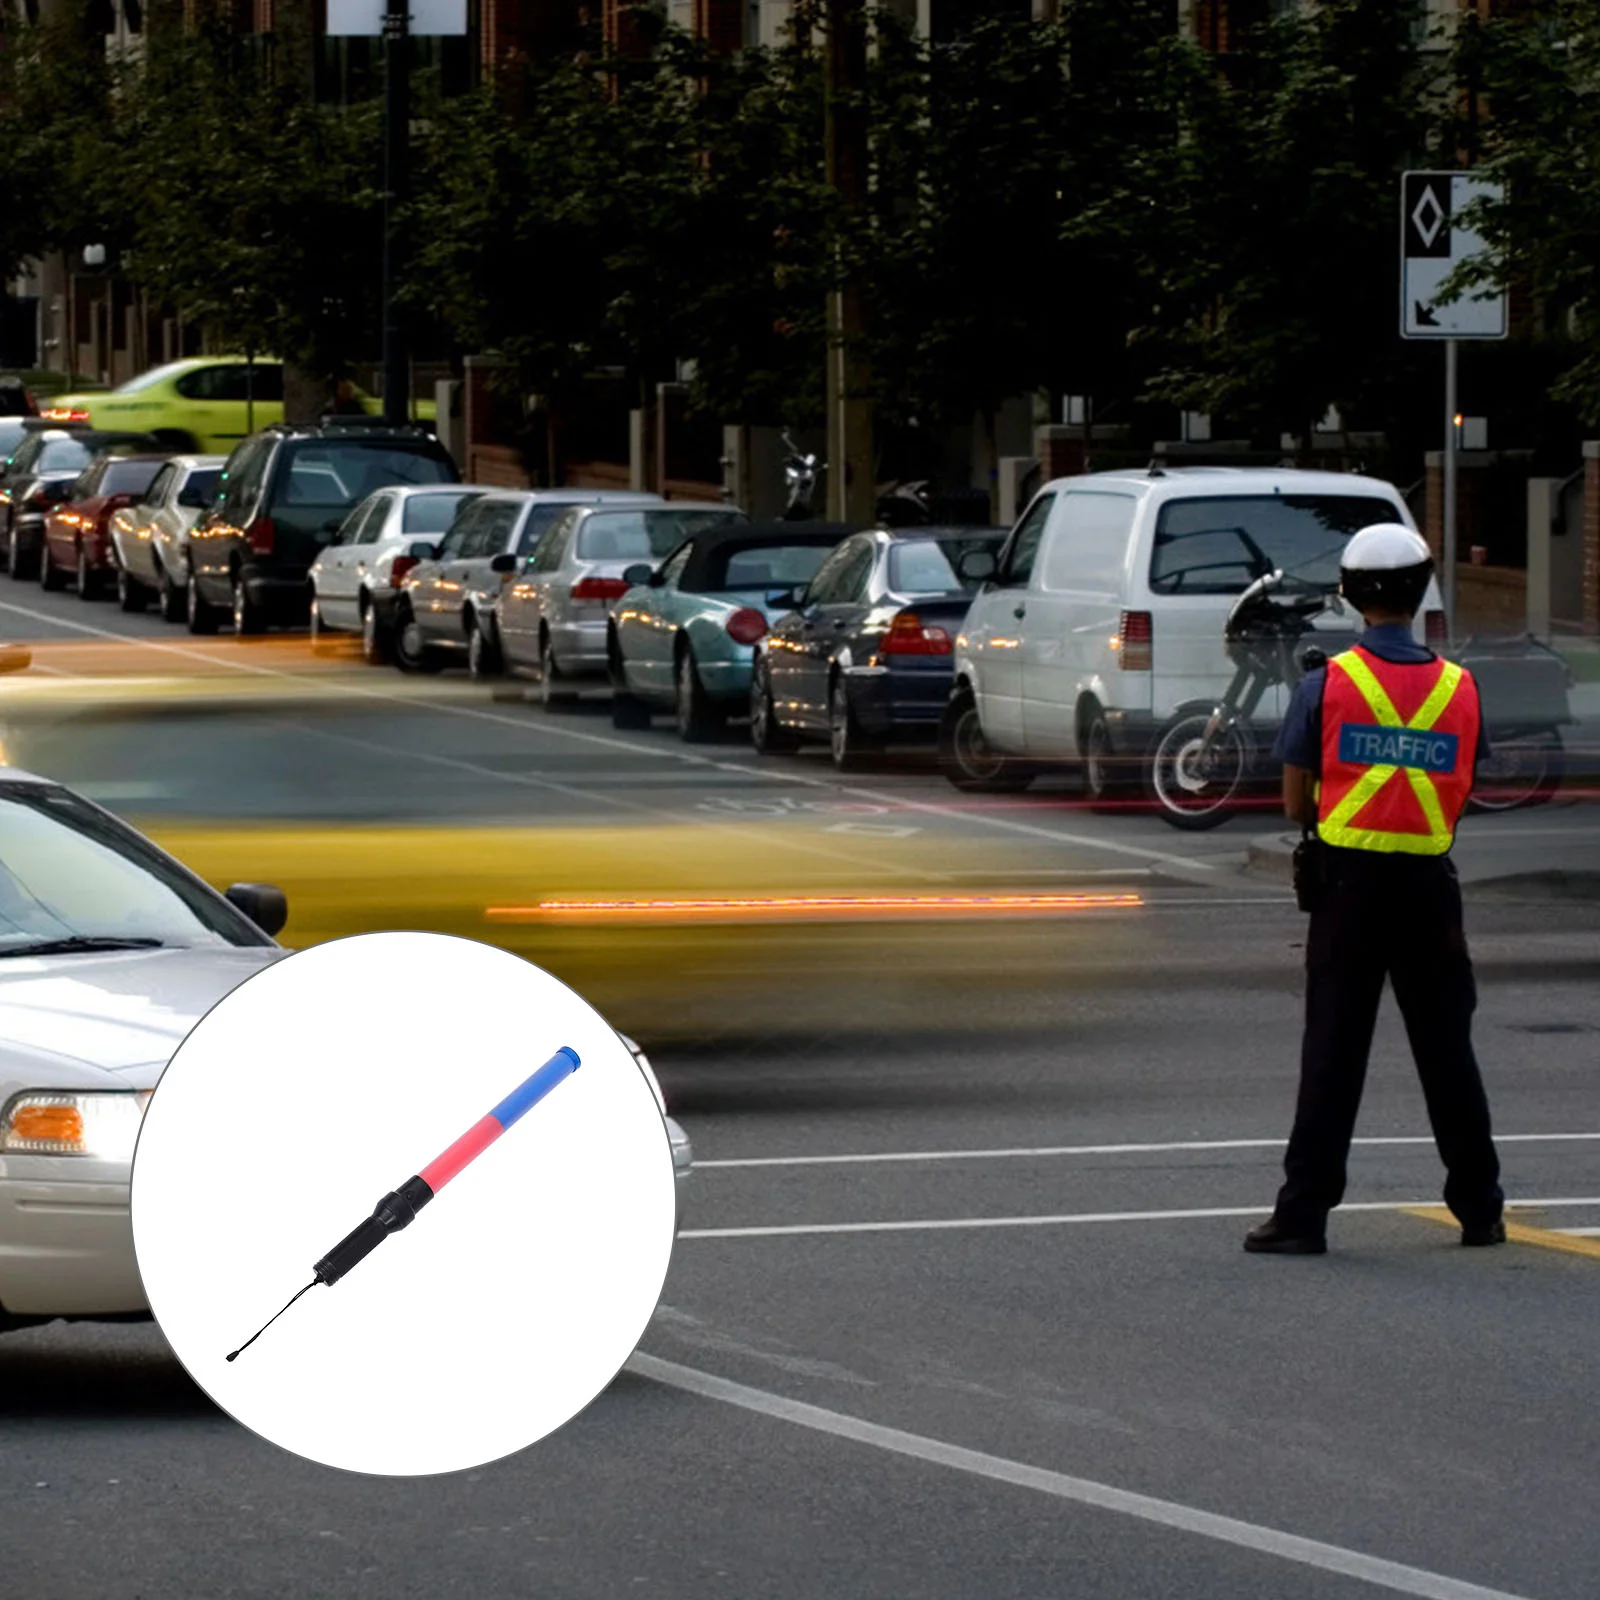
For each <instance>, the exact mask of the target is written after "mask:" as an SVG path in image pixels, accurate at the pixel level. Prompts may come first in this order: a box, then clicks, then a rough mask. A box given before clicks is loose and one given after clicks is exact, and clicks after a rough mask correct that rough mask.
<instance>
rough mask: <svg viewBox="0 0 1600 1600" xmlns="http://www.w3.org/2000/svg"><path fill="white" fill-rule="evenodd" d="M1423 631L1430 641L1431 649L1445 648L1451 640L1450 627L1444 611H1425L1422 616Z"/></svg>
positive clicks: (1429, 646)
mask: <svg viewBox="0 0 1600 1600" xmlns="http://www.w3.org/2000/svg"><path fill="white" fill-rule="evenodd" d="M1422 633H1423V637H1424V638H1425V639H1426V640H1427V641H1428V648H1429V649H1430V650H1443V649H1444V647H1445V646H1446V645H1447V644H1449V642H1450V629H1449V627H1448V626H1447V625H1446V623H1445V617H1444V612H1442V611H1428V612H1425V613H1424V614H1423V618H1422Z"/></svg>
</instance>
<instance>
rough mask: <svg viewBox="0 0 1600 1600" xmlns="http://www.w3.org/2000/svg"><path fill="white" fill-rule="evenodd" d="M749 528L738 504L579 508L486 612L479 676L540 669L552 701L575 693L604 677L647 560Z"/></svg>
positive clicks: (563, 518) (475, 641)
mask: <svg viewBox="0 0 1600 1600" xmlns="http://www.w3.org/2000/svg"><path fill="white" fill-rule="evenodd" d="M749 521H750V519H749V518H748V517H747V516H746V515H745V514H744V513H743V512H742V511H740V510H739V509H738V508H737V507H734V506H728V505H721V504H715V503H710V502H706V503H702V502H699V501H688V500H685V501H674V502H672V503H671V504H669V505H642V506H626V507H623V506H618V505H616V504H614V503H613V502H610V501H607V502H604V503H602V504H600V505H588V506H573V507H572V508H571V509H569V510H567V511H565V512H563V513H562V514H561V515H560V516H559V517H557V518H556V519H555V521H554V522H552V523H551V524H550V526H549V528H547V529H546V530H545V533H544V536H543V538H541V539H540V540H539V542H538V544H537V545H536V546H535V547H534V550H533V553H532V554H531V555H530V556H529V557H528V558H527V560H526V562H524V563H523V564H522V567H521V570H520V571H516V570H515V568H512V569H511V570H512V573H513V574H514V575H512V576H511V581H510V582H508V583H507V584H505V586H504V587H503V588H501V589H500V591H499V593H498V594H497V595H495V596H494V597H493V598H492V600H491V602H490V603H489V604H488V605H486V606H483V607H481V608H480V609H479V611H478V614H477V622H478V628H477V632H476V634H474V636H473V637H472V640H471V651H470V654H471V664H472V668H473V674H474V676H476V677H488V676H492V675H493V674H495V673H499V672H509V673H513V674H515V673H519V672H531V673H533V674H534V675H535V676H536V677H537V678H538V680H539V683H540V685H541V687H542V688H543V690H544V694H545V698H546V699H555V698H557V697H559V696H561V695H563V694H568V693H571V692H572V690H573V685H574V683H575V682H578V681H581V680H582V679H584V678H603V677H604V676H605V673H606V624H607V611H608V608H609V606H610V603H611V602H612V601H613V600H617V599H620V598H621V596H622V595H624V594H625V593H626V592H627V591H628V589H629V587H630V585H629V583H628V581H627V579H626V578H624V577H623V573H624V572H626V571H627V569H628V568H629V567H631V566H634V565H636V564H637V563H639V562H646V563H648V564H649V565H651V566H654V565H655V563H656V562H657V561H660V560H661V559H662V558H663V557H665V556H667V555H669V554H671V552H672V551H674V550H675V549H677V547H678V546H679V545H680V544H682V543H683V541H684V540H685V539H687V538H689V537H691V536H692V535H694V534H696V533H700V532H702V531H708V530H711V529H716V528H726V527H730V526H735V525H747V524H748V523H749ZM507 565H508V563H507V562H506V560H505V558H504V557H502V558H500V560H499V562H498V563H496V566H497V569H499V570H504V569H505V568H506V567H507Z"/></svg>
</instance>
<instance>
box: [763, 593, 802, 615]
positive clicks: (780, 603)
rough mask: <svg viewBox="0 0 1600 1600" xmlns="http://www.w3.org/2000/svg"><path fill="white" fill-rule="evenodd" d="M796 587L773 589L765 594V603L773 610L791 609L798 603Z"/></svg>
mask: <svg viewBox="0 0 1600 1600" xmlns="http://www.w3.org/2000/svg"><path fill="white" fill-rule="evenodd" d="M800 598H801V597H800V591H799V590H798V589H774V590H773V591H772V592H771V593H770V594H769V595H768V596H767V604H768V605H769V606H771V607H772V609H773V610H774V611H793V610H794V609H795V608H796V607H797V606H798V605H799V604H800Z"/></svg>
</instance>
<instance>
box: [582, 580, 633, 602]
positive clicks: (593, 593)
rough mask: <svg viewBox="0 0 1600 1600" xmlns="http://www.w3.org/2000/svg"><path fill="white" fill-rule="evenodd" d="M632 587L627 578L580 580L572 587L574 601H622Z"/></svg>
mask: <svg viewBox="0 0 1600 1600" xmlns="http://www.w3.org/2000/svg"><path fill="white" fill-rule="evenodd" d="M630 587H631V585H630V584H629V583H628V580H627V579H626V578H579V579H578V581H577V582H576V583H575V584H573V586H572V598H573V599H574V600H620V599H621V598H622V597H623V595H625V594H626V593H627V592H628V590H629V588H630Z"/></svg>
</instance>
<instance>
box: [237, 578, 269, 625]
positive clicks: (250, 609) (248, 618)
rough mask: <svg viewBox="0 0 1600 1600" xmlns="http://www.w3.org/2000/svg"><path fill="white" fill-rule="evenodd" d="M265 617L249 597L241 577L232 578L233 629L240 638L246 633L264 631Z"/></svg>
mask: <svg viewBox="0 0 1600 1600" xmlns="http://www.w3.org/2000/svg"><path fill="white" fill-rule="evenodd" d="M266 628H267V619H266V617H265V615H264V614H263V613H262V610H261V607H260V606H258V605H257V604H256V603H255V601H254V600H252V599H251V598H250V591H249V590H248V589H247V588H246V587H245V582H244V579H243V578H240V577H235V578H234V580H233V631H234V632H235V633H236V634H238V635H239V637H240V638H241V639H242V638H244V636H245V635H246V634H251V633H265V632H266Z"/></svg>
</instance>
